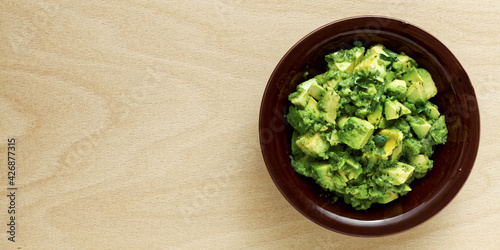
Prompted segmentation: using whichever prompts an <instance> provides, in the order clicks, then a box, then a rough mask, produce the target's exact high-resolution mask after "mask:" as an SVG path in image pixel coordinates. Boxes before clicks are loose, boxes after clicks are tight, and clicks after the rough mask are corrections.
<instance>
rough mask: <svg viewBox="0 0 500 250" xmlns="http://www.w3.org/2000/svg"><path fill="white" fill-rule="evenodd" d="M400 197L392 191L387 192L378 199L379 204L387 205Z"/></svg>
mask: <svg viewBox="0 0 500 250" xmlns="http://www.w3.org/2000/svg"><path fill="white" fill-rule="evenodd" d="M398 197H399V196H398V194H396V193H394V192H392V191H387V192H386V193H385V194H384V196H382V197H379V198H377V202H378V203H381V204H387V203H389V202H391V201H393V200H395V199H397V198H398Z"/></svg>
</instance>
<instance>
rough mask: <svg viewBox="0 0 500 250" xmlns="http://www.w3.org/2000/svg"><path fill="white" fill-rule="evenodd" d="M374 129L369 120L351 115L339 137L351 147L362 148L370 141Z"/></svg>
mask: <svg viewBox="0 0 500 250" xmlns="http://www.w3.org/2000/svg"><path fill="white" fill-rule="evenodd" d="M374 129H375V127H373V125H372V124H371V123H370V122H369V121H366V120H362V119H360V118H357V117H350V118H349V119H348V120H347V121H346V122H345V124H344V127H343V128H342V129H341V130H340V132H339V139H340V141H341V142H343V143H345V144H347V145H348V146H350V147H351V148H354V149H360V148H362V147H363V146H364V145H365V144H366V143H367V142H368V139H370V136H372V134H373V130H374Z"/></svg>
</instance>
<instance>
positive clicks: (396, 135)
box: [378, 128, 404, 157]
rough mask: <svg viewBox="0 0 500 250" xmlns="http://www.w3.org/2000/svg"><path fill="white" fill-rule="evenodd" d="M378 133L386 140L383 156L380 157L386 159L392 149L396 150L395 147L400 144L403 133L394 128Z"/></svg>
mask: <svg viewBox="0 0 500 250" xmlns="http://www.w3.org/2000/svg"><path fill="white" fill-rule="evenodd" d="M378 133H379V134H380V135H383V136H385V137H386V138H388V139H387V141H386V143H385V145H384V151H385V154H382V155H381V156H382V157H387V156H389V155H391V154H392V152H393V150H394V148H396V146H398V145H399V144H401V142H402V141H403V138H404V135H403V132H401V131H400V130H398V129H395V128H390V129H382V130H380V132H378Z"/></svg>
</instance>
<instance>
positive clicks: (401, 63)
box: [392, 54, 417, 71]
mask: <svg viewBox="0 0 500 250" xmlns="http://www.w3.org/2000/svg"><path fill="white" fill-rule="evenodd" d="M396 58H397V59H398V60H397V61H395V62H393V63H392V67H393V68H394V69H395V70H397V71H407V70H409V69H410V68H411V67H417V62H415V60H413V58H411V57H409V56H407V55H404V54H399V55H398V56H397V57H396Z"/></svg>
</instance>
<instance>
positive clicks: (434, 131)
mask: <svg viewBox="0 0 500 250" xmlns="http://www.w3.org/2000/svg"><path fill="white" fill-rule="evenodd" d="M429 133H430V134H431V137H432V139H433V140H434V142H435V143H436V144H445V143H446V141H447V139H448V129H447V128H446V123H445V118H444V116H440V117H439V118H438V119H437V120H435V121H434V123H433V124H432V127H431V129H430V132H429Z"/></svg>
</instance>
